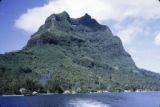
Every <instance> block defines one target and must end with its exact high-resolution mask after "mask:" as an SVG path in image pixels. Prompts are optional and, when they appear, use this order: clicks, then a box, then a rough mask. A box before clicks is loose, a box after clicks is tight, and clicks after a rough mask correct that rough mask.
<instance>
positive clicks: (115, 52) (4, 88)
mask: <svg viewBox="0 0 160 107" xmlns="http://www.w3.org/2000/svg"><path fill="white" fill-rule="evenodd" d="M20 88H25V89H27V91H28V92H29V93H31V92H33V91H37V92H41V93H42V92H43V93H44V92H47V91H50V92H57V93H63V92H64V91H65V90H70V91H76V92H90V91H97V90H108V91H123V90H132V91H135V90H137V89H143V90H160V75H159V74H155V73H152V72H150V71H146V70H142V69H139V68H137V67H136V65H135V63H134V62H133V60H132V58H131V56H130V55H129V54H128V53H127V52H126V51H125V50H124V49H123V46H122V43H121V41H120V39H119V38H118V37H116V36H113V34H112V32H111V31H110V30H109V28H108V27H107V26H104V25H100V24H99V23H98V22H97V21H96V20H94V19H92V18H91V17H90V16H89V15H87V14H86V15H85V16H83V17H81V18H79V19H72V18H70V17H69V15H68V14H67V13H66V12H63V13H61V14H57V15H55V14H53V15H51V16H50V17H49V18H47V20H46V22H45V24H44V25H42V26H41V27H40V29H39V30H38V32H36V33H35V34H34V35H32V37H31V39H30V40H29V41H28V44H27V46H26V47H24V49H23V50H20V51H17V52H10V53H6V54H4V55H0V94H20V91H19V90H20Z"/></svg>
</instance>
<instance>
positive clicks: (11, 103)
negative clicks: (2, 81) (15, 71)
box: [0, 92, 160, 107]
mask: <svg viewBox="0 0 160 107" xmlns="http://www.w3.org/2000/svg"><path fill="white" fill-rule="evenodd" d="M0 107H160V92H140V93H92V94H74V95H69V94H68V95H62V94H56V95H48V96H3V97H0Z"/></svg>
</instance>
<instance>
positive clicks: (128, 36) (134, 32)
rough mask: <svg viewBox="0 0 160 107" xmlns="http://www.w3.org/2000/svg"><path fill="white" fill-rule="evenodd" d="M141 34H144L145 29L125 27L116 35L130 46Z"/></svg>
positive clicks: (119, 29)
mask: <svg viewBox="0 0 160 107" xmlns="http://www.w3.org/2000/svg"><path fill="white" fill-rule="evenodd" d="M141 32H143V29H142V28H140V27H138V26H135V27H134V25H133V26H129V27H124V26H123V27H122V28H121V27H120V28H118V32H117V33H116V35H118V36H119V37H120V38H121V40H122V42H123V43H124V44H130V43H132V42H133V41H134V39H135V38H136V36H138V34H140V33H141Z"/></svg>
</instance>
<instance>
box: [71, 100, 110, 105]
mask: <svg viewBox="0 0 160 107" xmlns="http://www.w3.org/2000/svg"><path fill="white" fill-rule="evenodd" d="M69 105H70V106H71V107H110V106H109V105H108V104H104V103H102V102H99V101H95V100H91V99H74V100H71V101H70V102H69Z"/></svg>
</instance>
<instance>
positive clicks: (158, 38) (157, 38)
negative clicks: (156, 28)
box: [154, 33, 160, 46]
mask: <svg viewBox="0 0 160 107" xmlns="http://www.w3.org/2000/svg"><path fill="white" fill-rule="evenodd" d="M154 43H155V44H156V45H157V46H160V33H159V34H158V35H157V36H156V37H155V39H154Z"/></svg>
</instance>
